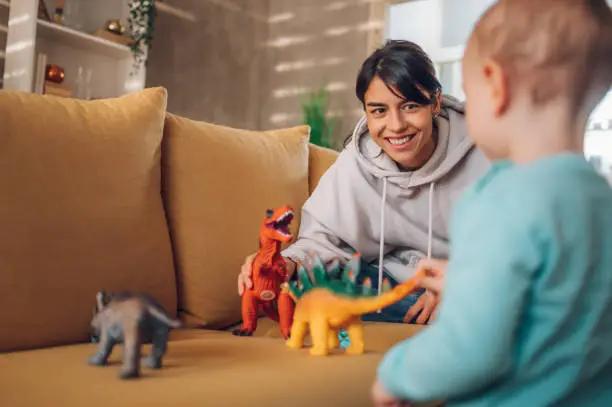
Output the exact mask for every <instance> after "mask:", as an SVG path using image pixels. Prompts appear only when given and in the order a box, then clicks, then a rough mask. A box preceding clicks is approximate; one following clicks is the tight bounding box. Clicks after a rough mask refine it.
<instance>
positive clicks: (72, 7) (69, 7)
mask: <svg viewBox="0 0 612 407" xmlns="http://www.w3.org/2000/svg"><path fill="white" fill-rule="evenodd" d="M64 3H65V4H64V7H63V9H64V10H63V15H64V24H65V25H66V26H67V27H70V28H74V29H75V30H78V31H81V30H82V29H83V16H82V11H81V5H82V3H83V0H64Z"/></svg>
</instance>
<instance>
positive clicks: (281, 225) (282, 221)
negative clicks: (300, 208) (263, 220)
mask: <svg viewBox="0 0 612 407" xmlns="http://www.w3.org/2000/svg"><path fill="white" fill-rule="evenodd" d="M293 216H294V214H293V212H292V211H287V212H285V213H283V214H282V215H281V216H279V217H278V219H277V220H276V221H275V222H274V223H273V224H272V227H273V228H274V229H276V230H277V231H278V232H279V233H280V234H282V235H284V236H287V237H291V232H290V231H289V224H290V223H291V221H292V220H293Z"/></svg>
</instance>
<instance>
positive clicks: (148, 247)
mask: <svg viewBox="0 0 612 407" xmlns="http://www.w3.org/2000/svg"><path fill="white" fill-rule="evenodd" d="M167 97H168V95H167V93H166V91H165V90H164V89H162V88H153V89H147V90H145V91H143V92H137V93H134V94H130V95H127V96H124V97H121V98H117V99H110V100H102V101H93V102H82V101H78V100H73V99H61V98H54V97H47V96H45V97H43V96H39V95H32V94H22V93H15V92H6V91H4V92H0V194H1V198H0V225H2V228H0V352H1V354H0V406H2V407H36V406H53V407H69V406H83V407H85V406H88V407H93V406H105V407H106V406H147V407H152V406H267V407H270V406H283V407H286V406H369V405H371V402H370V396H369V394H370V387H371V384H372V382H373V380H374V378H375V374H376V366H377V363H378V361H379V360H380V358H381V356H382V355H383V353H384V351H385V350H386V349H388V348H389V347H390V346H392V345H393V344H394V343H396V342H398V341H401V340H403V339H405V338H407V337H409V336H410V335H412V334H414V333H415V332H417V331H418V328H417V327H415V326H411V325H397V324H367V325H366V341H367V342H366V348H367V352H366V354H365V355H362V356H347V355H341V354H334V355H331V356H329V357H325V358H316V357H311V356H309V355H308V354H307V350H302V351H294V350H290V349H288V348H287V347H286V346H284V343H283V341H282V339H281V338H280V333H279V332H278V329H277V327H276V326H274V324H273V323H271V322H270V321H269V320H267V319H265V318H262V320H261V324H260V326H259V328H258V331H257V334H256V335H255V336H254V337H251V338H245V337H235V336H233V335H232V334H231V333H230V332H229V329H230V328H231V327H232V326H235V325H236V324H238V323H239V322H240V297H239V296H238V294H237V291H236V276H237V273H238V271H239V269H240V265H241V263H242V261H243V259H244V258H245V256H246V255H248V254H250V253H253V252H254V251H256V250H257V246H258V243H257V242H258V238H257V234H258V229H259V224H260V222H261V219H262V217H263V215H264V214H265V210H266V209H267V208H271V207H277V206H281V205H284V204H291V205H293V206H294V207H295V208H296V209H298V210H299V208H300V207H301V205H302V204H303V203H304V201H305V200H306V199H307V197H308V195H309V194H310V192H311V191H312V190H313V188H314V187H315V186H316V184H317V182H318V180H319V178H320V177H321V175H322V174H323V173H324V172H325V170H326V169H327V168H328V167H329V165H331V163H333V161H334V159H335V158H336V153H335V152H333V151H330V150H326V149H322V148H319V147H316V146H313V145H310V144H309V143H308V138H307V136H308V128H307V127H304V126H301V127H295V128H288V129H279V130H275V131H270V132H257V131H246V130H238V129H231V128H227V127H222V126H216V125H212V124H208V123H201V122H195V121H191V120H188V119H185V118H181V117H177V116H175V115H171V114H168V113H167V112H166V100H167ZM298 213H299V211H298ZM299 220H300V219H299V216H298V217H297V219H295V221H294V225H293V229H292V230H293V232H296V231H297V225H298V224H299ZM100 289H105V290H109V291H112V290H121V289H127V290H133V291H147V292H149V293H151V294H153V295H154V296H155V297H157V298H158V299H159V300H160V301H161V302H162V304H163V305H164V306H165V307H166V308H167V309H168V310H169V311H170V312H171V313H172V314H174V315H178V316H179V317H180V318H181V319H182V320H183V321H184V322H185V323H186V328H185V329H179V330H175V331H173V332H172V334H171V341H170V343H169V348H168V353H167V355H166V357H165V359H164V362H165V366H164V368H163V369H161V370H156V371H152V370H143V373H144V375H143V377H142V378H141V379H139V380H136V381H121V380H119V379H118V378H117V373H118V366H117V363H119V361H120V349H116V350H115V352H114V353H113V355H112V357H111V360H112V361H113V363H112V364H111V366H108V367H103V368H98V367H92V366H89V365H87V364H86V363H85V360H86V358H87V357H88V356H89V355H91V354H93V352H94V351H95V347H96V346H95V345H94V344H90V343H88V338H89V337H88V335H89V322H90V318H91V315H92V309H93V305H94V295H95V292H96V291H98V290H100ZM149 349H150V347H149V346H148V345H146V346H145V352H148V350H149Z"/></svg>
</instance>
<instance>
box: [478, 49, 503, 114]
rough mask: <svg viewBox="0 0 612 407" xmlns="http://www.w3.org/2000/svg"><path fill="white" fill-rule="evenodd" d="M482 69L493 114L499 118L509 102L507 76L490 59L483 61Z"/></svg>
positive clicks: (496, 63)
mask: <svg viewBox="0 0 612 407" xmlns="http://www.w3.org/2000/svg"><path fill="white" fill-rule="evenodd" d="M482 69H483V74H484V78H485V81H486V83H487V88H488V90H489V96H490V97H491V103H492V104H493V105H492V107H493V113H494V114H495V116H498V117H499V116H501V115H503V114H504V113H505V111H506V109H507V108H508V104H509V101H510V88H509V85H508V75H507V73H506V71H504V69H503V67H502V66H501V65H500V64H499V63H498V62H497V61H495V60H492V59H490V58H487V59H486V60H485V61H484V64H483V65H482Z"/></svg>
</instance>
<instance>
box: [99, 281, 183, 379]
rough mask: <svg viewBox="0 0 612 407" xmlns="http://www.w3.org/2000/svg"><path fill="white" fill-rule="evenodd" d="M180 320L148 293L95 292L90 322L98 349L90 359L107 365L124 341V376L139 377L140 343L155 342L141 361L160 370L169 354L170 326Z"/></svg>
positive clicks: (122, 372)
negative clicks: (94, 306) (94, 305)
mask: <svg viewBox="0 0 612 407" xmlns="http://www.w3.org/2000/svg"><path fill="white" fill-rule="evenodd" d="M180 326H181V321H179V320H176V319H173V318H172V317H170V316H169V315H168V313H167V312H166V311H165V310H164V308H163V307H162V306H161V305H160V304H159V303H158V302H157V301H155V299H154V298H152V297H151V296H149V295H146V294H132V293H130V292H117V293H109V294H107V293H105V292H104V291H100V292H98V293H97V294H96V309H95V312H94V317H93V319H92V321H91V327H92V338H91V339H92V342H96V343H99V346H98V351H97V352H96V354H95V355H93V356H92V357H90V358H89V359H88V360H87V363H89V364H90V365H94V366H103V365H106V364H107V361H108V358H109V356H110V355H111V353H112V350H113V347H114V346H115V345H117V344H120V343H122V344H123V356H122V357H123V367H122V368H121V370H120V372H119V377H120V378H122V379H129V378H135V377H139V376H140V356H141V345H142V344H144V343H148V342H150V343H152V349H151V354H150V355H149V356H148V357H147V358H146V359H144V360H143V361H142V364H143V366H144V367H149V368H152V369H159V368H161V366H162V357H163V355H164V354H165V353H166V348H167V343H168V332H169V330H170V328H179V327H180Z"/></svg>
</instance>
